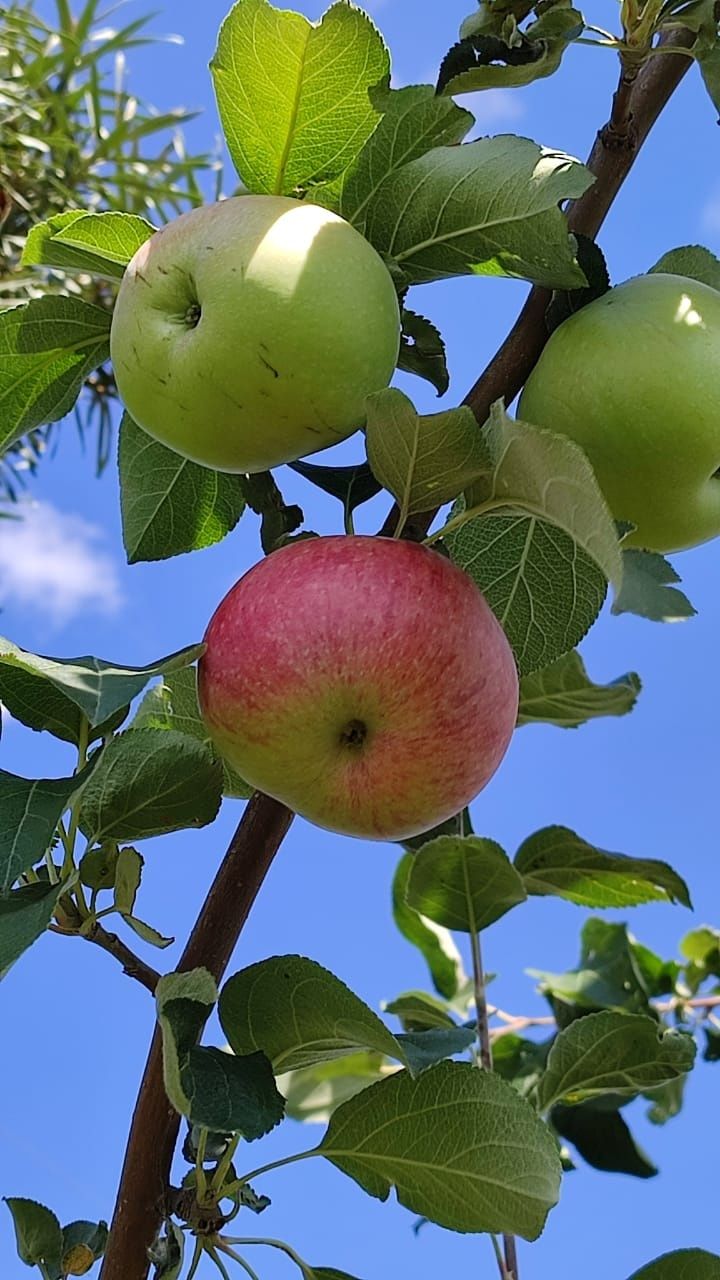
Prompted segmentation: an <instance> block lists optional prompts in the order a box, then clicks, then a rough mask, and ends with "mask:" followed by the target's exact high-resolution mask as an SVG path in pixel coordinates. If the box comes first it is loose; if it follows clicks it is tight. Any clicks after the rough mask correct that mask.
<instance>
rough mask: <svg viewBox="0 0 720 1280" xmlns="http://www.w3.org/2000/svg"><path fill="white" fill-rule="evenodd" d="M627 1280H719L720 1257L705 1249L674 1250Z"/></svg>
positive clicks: (634, 1273) (635, 1272)
mask: <svg viewBox="0 0 720 1280" xmlns="http://www.w3.org/2000/svg"><path fill="white" fill-rule="evenodd" d="M629 1280H720V1257H718V1255H717V1254H716V1253H708V1252H707V1251H706V1250H705V1249H676V1250H675V1251H674V1252H673V1253H664V1254H663V1255H662V1257H660V1258H656V1259H655V1261H654V1262H649V1263H648V1264H647V1266H646V1267H641V1268H640V1270H639V1271H634V1272H633V1274H632V1275H631V1276H630V1278H629Z"/></svg>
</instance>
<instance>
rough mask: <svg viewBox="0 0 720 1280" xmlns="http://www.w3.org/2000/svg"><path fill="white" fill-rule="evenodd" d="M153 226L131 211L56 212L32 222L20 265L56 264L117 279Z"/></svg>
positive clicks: (76, 210)
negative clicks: (34, 223)
mask: <svg viewBox="0 0 720 1280" xmlns="http://www.w3.org/2000/svg"><path fill="white" fill-rule="evenodd" d="M154 231H155V227H154V226H153V225H152V223H150V222H148V221H147V220H146V219H145V218H139V217H138V216H137V215H136V214H132V213H117V212H116V213H85V212H84V210H82V209H73V210H70V211H69V212H68V213H56V214H54V215H53V217H52V218H49V219H48V221H47V222H39V223H37V225H36V226H34V227H33V228H32V230H31V232H30V234H29V235H28V238H27V240H26V241H25V247H24V249H23V252H22V258H21V259H20V261H21V265H22V266H23V267H59V268H60V269H61V270H63V271H68V272H76V271H79V272H82V273H85V274H88V273H89V274H90V275H100V276H105V277H107V278H109V279H111V280H120V279H122V276H123V274H124V271H125V268H126V266H127V265H128V263H129V262H130V259H131V258H132V257H133V255H134V254H135V253H136V251H137V250H138V249H139V248H140V246H141V245H142V244H144V243H145V241H146V240H148V239H149V237H150V236H151V235H152V234H153V232H154Z"/></svg>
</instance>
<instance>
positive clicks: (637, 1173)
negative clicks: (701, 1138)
mask: <svg viewBox="0 0 720 1280" xmlns="http://www.w3.org/2000/svg"><path fill="white" fill-rule="evenodd" d="M550 1120H551V1122H552V1125H553V1128H554V1129H555V1130H556V1131H557V1133H559V1134H560V1136H561V1137H562V1138H565V1139H566V1140H567V1141H568V1142H571V1143H572V1145H573V1146H574V1147H575V1148H576V1149H577V1151H578V1152H579V1153H580V1155H581V1156H582V1158H583V1160H585V1161H587V1163H588V1164H589V1165H591V1166H592V1168H593V1169H602V1170H603V1171H604V1172H605V1173H626V1174H629V1175H630V1176H631V1177H633V1178H654V1177H655V1175H656V1173H657V1168H656V1166H655V1165H654V1164H653V1163H652V1161H651V1160H649V1159H648V1157H647V1156H646V1154H645V1152H644V1151H643V1150H642V1149H641V1148H640V1147H639V1146H638V1145H637V1143H636V1142H635V1139H634V1138H633V1136H632V1134H631V1132H630V1130H629V1128H628V1126H627V1125H626V1123H625V1121H624V1120H623V1118H622V1116H621V1115H620V1112H619V1111H615V1110H608V1109H607V1108H606V1107H603V1106H601V1105H600V1104H599V1103H594V1102H583V1103H580V1105H579V1106H574V1107H572V1106H571V1107H565V1106H561V1105H559V1106H556V1107H553V1109H552V1112H551V1113H550ZM693 1280H695V1278H694V1277H693Z"/></svg>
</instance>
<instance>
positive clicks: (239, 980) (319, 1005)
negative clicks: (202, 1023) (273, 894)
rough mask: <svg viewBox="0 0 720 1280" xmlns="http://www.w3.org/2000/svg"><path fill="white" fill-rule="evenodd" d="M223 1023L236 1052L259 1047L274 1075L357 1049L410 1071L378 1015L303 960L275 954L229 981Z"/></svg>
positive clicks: (222, 1003) (332, 977) (326, 973)
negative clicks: (268, 1060)
mask: <svg viewBox="0 0 720 1280" xmlns="http://www.w3.org/2000/svg"><path fill="white" fill-rule="evenodd" d="M218 1013H219V1016H220V1023H221V1026H222V1029H223V1031H224V1032H225V1035H226V1036H227V1038H228V1042H229V1044H230V1046H231V1048H232V1049H233V1052H234V1053H236V1054H247V1053H252V1052H254V1051H255V1050H256V1049H261V1050H262V1051H263V1053H265V1054H267V1056H268V1058H269V1059H270V1061H271V1062H272V1064H273V1068H274V1070H275V1072H276V1073H277V1074H281V1073H283V1072H286V1071H292V1070H294V1069H297V1068H301V1067H310V1066H313V1065H314V1064H316V1063H318V1062H327V1061H329V1060H331V1059H333V1058H338V1057H342V1056H344V1055H345V1054H351V1053H356V1052H357V1051H358V1050H374V1051H375V1052H378V1053H382V1054H385V1055H387V1056H388V1057H390V1058H395V1059H397V1060H398V1061H400V1062H402V1063H403V1064H404V1065H407V1059H406V1056H405V1053H404V1051H403V1049H402V1047H401V1046H400V1044H399V1043H398V1041H397V1040H396V1038H395V1036H394V1035H393V1034H392V1032H391V1031H389V1030H388V1028H387V1027H386V1026H385V1024H384V1023H383V1022H381V1021H380V1019H379V1018H378V1016H377V1014H375V1013H373V1011H372V1009H369V1008H368V1006H367V1005H366V1004H365V1003H364V1002H363V1001H362V1000H360V998H359V997H358V996H356V995H355V994H354V992H352V991H350V989H349V988H348V987H346V986H345V984H344V983H343V982H341V981H340V979H339V978H336V977H335V975H334V974H333V973H330V971H329V970H328V969H324V968H323V967H322V965H319V964H316V963H315V961H314V960H307V959H306V958H305V957H304V956H273V957H272V958H271V959H269V960H261V961H260V962H259V963H258V964H254V965H250V967H249V968H247V969H241V971H240V972H239V973H236V974H234V975H233V977H231V978H229V979H228V981H227V982H226V983H225V985H224V987H223V989H222V993H221V995H220V1004H219V1007H218Z"/></svg>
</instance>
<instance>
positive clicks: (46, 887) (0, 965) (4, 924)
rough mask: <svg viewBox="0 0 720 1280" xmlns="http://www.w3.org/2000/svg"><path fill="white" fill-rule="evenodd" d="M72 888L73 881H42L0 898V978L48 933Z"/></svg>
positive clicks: (14, 890)
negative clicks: (59, 908) (47, 930)
mask: <svg viewBox="0 0 720 1280" xmlns="http://www.w3.org/2000/svg"><path fill="white" fill-rule="evenodd" d="M71 888H72V880H66V881H64V882H63V883H61V884H47V882H46V881H42V880H41V881H40V882H39V883H38V884H28V885H24V886H23V887H22V889H13V890H12V892H11V893H8V894H7V896H5V897H0V977H3V976H4V974H5V973H6V972H7V970H8V969H9V968H10V966H11V965H12V964H14V963H15V961H16V960H17V958H18V956H21V955H22V953H23V951H26V950H27V948H28V947H30V946H32V944H33V942H35V940H36V939H37V938H39V937H40V935H41V934H43V933H44V932H45V930H46V929H47V927H48V925H49V923H50V921H51V920H52V917H53V913H54V911H55V908H56V906H57V903H58V899H59V898H61V897H62V895H63V894H64V893H67V892H68V890H69V889H71Z"/></svg>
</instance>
